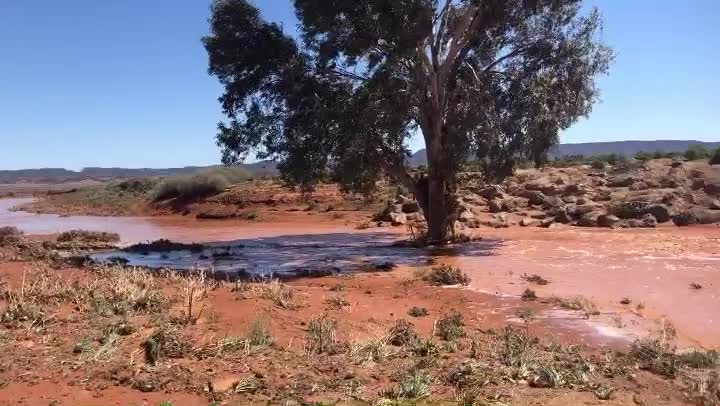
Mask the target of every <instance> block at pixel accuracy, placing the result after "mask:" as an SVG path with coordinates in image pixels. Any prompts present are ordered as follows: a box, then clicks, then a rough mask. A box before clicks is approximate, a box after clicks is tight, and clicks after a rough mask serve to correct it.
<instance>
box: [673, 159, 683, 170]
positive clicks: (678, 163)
mask: <svg viewBox="0 0 720 406" xmlns="http://www.w3.org/2000/svg"><path fill="white" fill-rule="evenodd" d="M681 166H683V163H682V161H677V160H673V161H672V163H671V164H670V167H672V168H680V167H681Z"/></svg>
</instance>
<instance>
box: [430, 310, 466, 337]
mask: <svg viewBox="0 0 720 406" xmlns="http://www.w3.org/2000/svg"><path fill="white" fill-rule="evenodd" d="M463 326H464V322H463V315H462V314H461V313H460V312H458V311H457V310H452V311H450V312H449V313H448V314H446V315H444V316H443V317H442V318H441V319H440V320H438V322H437V324H436V327H437V335H438V336H440V337H442V339H443V340H445V341H454V340H456V339H458V338H461V337H465V329H464V328H463Z"/></svg>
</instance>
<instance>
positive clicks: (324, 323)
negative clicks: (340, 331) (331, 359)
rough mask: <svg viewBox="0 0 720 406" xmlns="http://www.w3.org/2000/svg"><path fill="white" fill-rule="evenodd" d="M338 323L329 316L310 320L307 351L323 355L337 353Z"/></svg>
mask: <svg viewBox="0 0 720 406" xmlns="http://www.w3.org/2000/svg"><path fill="white" fill-rule="evenodd" d="M336 330H337V321H336V320H333V319H331V318H329V317H328V316H327V315H323V316H320V317H318V318H316V319H312V320H310V322H309V323H308V328H307V335H308V338H307V343H306V346H305V349H306V350H307V352H309V353H314V354H323V353H333V352H334V351H335V344H336V342H337V341H336V337H335V332H336Z"/></svg>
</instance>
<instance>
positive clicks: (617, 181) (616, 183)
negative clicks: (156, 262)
mask: <svg viewBox="0 0 720 406" xmlns="http://www.w3.org/2000/svg"><path fill="white" fill-rule="evenodd" d="M633 183H635V178H632V177H630V176H628V177H626V178H612V179H609V180H608V183H607V186H608V187H629V186H630V185H632V184H633Z"/></svg>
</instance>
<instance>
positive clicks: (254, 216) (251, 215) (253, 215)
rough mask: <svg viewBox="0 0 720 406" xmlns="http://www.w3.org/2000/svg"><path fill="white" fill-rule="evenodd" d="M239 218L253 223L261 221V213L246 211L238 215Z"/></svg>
mask: <svg viewBox="0 0 720 406" xmlns="http://www.w3.org/2000/svg"><path fill="white" fill-rule="evenodd" d="M238 217H239V218H241V219H243V220H248V221H253V220H259V219H260V213H258V211H257V210H252V209H251V210H244V211H241V212H240V213H238Z"/></svg>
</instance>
